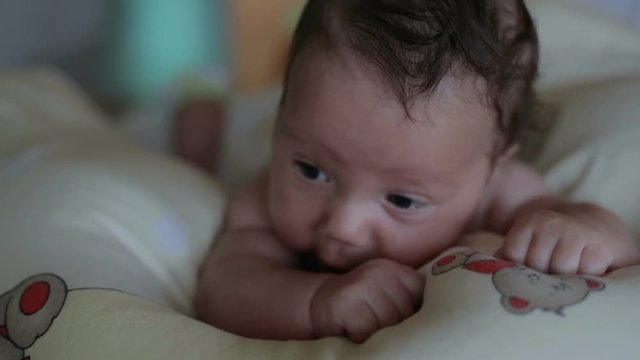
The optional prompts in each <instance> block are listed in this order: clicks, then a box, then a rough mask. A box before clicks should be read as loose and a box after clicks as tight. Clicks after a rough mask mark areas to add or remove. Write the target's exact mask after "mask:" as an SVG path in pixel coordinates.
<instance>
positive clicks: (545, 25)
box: [526, 0, 640, 90]
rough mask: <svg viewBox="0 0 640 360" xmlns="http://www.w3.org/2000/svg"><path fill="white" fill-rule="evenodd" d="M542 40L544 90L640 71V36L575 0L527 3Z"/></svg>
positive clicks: (541, 68)
mask: <svg viewBox="0 0 640 360" xmlns="http://www.w3.org/2000/svg"><path fill="white" fill-rule="evenodd" d="M526 3H527V6H528V7H529V9H530V11H531V14H532V16H533V18H534V21H535V23H536V25H537V29H538V34H539V38H540V55H541V59H540V75H541V77H540V81H539V82H538V84H537V86H538V88H539V89H540V90H550V89H557V88H561V87H569V86H574V85H576V84H583V83H587V82H591V81H598V80H603V79H609V78H612V77H623V76H626V75H628V74H633V73H639V72H640V34H639V33H638V32H636V31H634V30H632V29H631V28H629V27H627V26H625V25H624V24H621V23H617V22H615V21H614V20H612V19H611V18H609V17H607V16H603V14H599V13H597V12H596V11H595V10H593V9H590V8H588V7H586V6H584V5H580V4H577V3H576V2H575V1H571V0H528V1H526Z"/></svg>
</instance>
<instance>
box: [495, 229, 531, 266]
mask: <svg viewBox="0 0 640 360" xmlns="http://www.w3.org/2000/svg"><path fill="white" fill-rule="evenodd" d="M532 237H533V230H532V229H531V227H530V226H529V224H528V223H527V222H519V223H518V222H517V223H516V224H515V225H514V226H513V227H512V228H511V230H509V232H508V233H507V235H506V236H505V239H504V244H502V247H501V248H500V249H499V250H498V251H497V253H496V254H497V255H498V256H499V257H501V258H504V259H505V260H511V261H513V262H515V263H518V264H524V262H525V259H526V257H527V250H528V249H529V244H530V243H531V239H532Z"/></svg>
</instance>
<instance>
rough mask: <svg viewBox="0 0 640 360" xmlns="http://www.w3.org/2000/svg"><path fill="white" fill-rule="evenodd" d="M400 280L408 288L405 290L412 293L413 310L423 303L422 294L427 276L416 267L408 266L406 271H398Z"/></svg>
mask: <svg viewBox="0 0 640 360" xmlns="http://www.w3.org/2000/svg"><path fill="white" fill-rule="evenodd" d="M398 280H399V281H400V284H402V286H403V287H404V288H405V289H406V290H405V291H408V293H409V294H410V299H411V302H412V304H413V310H415V309H417V308H418V307H420V305H422V296H423V293H424V287H425V284H426V279H425V277H424V276H423V275H422V274H420V273H419V272H417V271H415V270H414V269H412V268H407V269H406V271H403V272H401V273H398ZM412 313H413V311H412Z"/></svg>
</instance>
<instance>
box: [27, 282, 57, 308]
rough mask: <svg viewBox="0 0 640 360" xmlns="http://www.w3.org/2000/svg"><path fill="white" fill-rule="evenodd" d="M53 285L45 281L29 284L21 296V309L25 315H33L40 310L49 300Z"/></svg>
mask: <svg viewBox="0 0 640 360" xmlns="http://www.w3.org/2000/svg"><path fill="white" fill-rule="evenodd" d="M50 294H51V286H50V285H49V283H47V282H45V281H38V282H35V283H33V284H31V285H29V286H28V287H27V288H26V289H24V291H23V292H22V296H20V311H21V312H22V313H23V314H25V315H33V314H35V313H37V312H38V311H40V310H41V309H42V308H43V307H44V306H45V305H46V304H47V301H48V300H49V295H50Z"/></svg>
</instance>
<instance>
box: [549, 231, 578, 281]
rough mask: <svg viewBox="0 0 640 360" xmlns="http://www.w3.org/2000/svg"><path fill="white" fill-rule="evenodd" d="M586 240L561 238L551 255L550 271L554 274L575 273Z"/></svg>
mask: <svg viewBox="0 0 640 360" xmlns="http://www.w3.org/2000/svg"><path fill="white" fill-rule="evenodd" d="M584 246H585V242H584V240H582V239H566V238H563V239H560V241H558V244H557V245H556V248H555V249H554V250H553V255H551V262H550V264H549V271H550V272H552V273H554V274H575V273H577V272H578V267H579V266H580V256H581V255H582V251H583V249H584Z"/></svg>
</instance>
